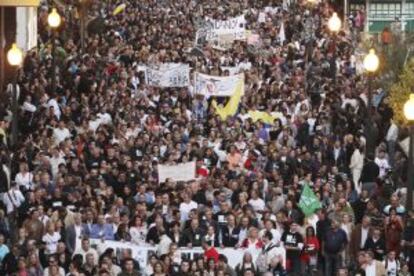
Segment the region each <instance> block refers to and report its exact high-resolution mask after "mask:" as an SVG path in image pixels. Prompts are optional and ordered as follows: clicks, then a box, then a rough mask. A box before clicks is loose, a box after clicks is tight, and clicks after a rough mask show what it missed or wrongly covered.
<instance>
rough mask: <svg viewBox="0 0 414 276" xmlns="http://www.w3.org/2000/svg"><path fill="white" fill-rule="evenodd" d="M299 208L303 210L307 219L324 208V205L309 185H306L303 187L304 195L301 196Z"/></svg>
mask: <svg viewBox="0 0 414 276" xmlns="http://www.w3.org/2000/svg"><path fill="white" fill-rule="evenodd" d="M299 207H300V209H302V212H303V213H304V214H305V216H306V217H309V216H310V215H312V214H314V213H315V211H316V210H318V209H320V208H322V204H321V202H320V201H319V199H318V198H317V197H316V195H315V193H314V192H313V191H312V189H311V188H310V187H309V185H308V184H305V187H303V191H302V194H301V196H300V201H299Z"/></svg>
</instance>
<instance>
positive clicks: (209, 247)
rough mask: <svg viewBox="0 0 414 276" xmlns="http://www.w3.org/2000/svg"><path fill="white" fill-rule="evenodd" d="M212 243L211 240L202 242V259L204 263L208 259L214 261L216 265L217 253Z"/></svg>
mask: <svg viewBox="0 0 414 276" xmlns="http://www.w3.org/2000/svg"><path fill="white" fill-rule="evenodd" d="M213 243H214V241H212V240H208V241H206V240H203V243H202V246H203V249H204V259H205V260H206V261H209V260H210V259H213V260H214V263H215V264H217V263H218V259H219V253H218V252H217V249H216V248H215V247H214V246H213Z"/></svg>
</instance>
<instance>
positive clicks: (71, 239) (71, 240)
mask: <svg viewBox="0 0 414 276" xmlns="http://www.w3.org/2000/svg"><path fill="white" fill-rule="evenodd" d="M81 229H82V230H81V236H82V237H89V234H90V233H89V229H88V227H86V224H83V223H82V224H81ZM78 238H79V237H78ZM65 243H66V247H67V248H68V250H69V253H73V252H74V251H75V245H76V230H75V225H70V226H68V227H67V228H66V239H65Z"/></svg>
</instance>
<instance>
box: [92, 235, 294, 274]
mask: <svg viewBox="0 0 414 276" xmlns="http://www.w3.org/2000/svg"><path fill="white" fill-rule="evenodd" d="M90 242H91V245H92V247H96V249H97V250H98V253H99V254H102V253H103V252H105V250H106V249H108V248H112V249H114V251H115V252H116V255H117V257H118V254H120V253H121V252H122V250H130V251H131V254H132V258H134V259H135V260H137V261H138V262H139V265H140V267H141V269H145V268H146V267H147V263H148V258H149V257H150V256H151V255H153V254H154V253H155V252H156V247H155V246H151V245H137V244H133V243H130V242H118V241H103V242H102V241H101V240H99V239H91V240H90ZM216 249H217V251H218V252H219V254H223V255H225V256H227V259H228V264H229V265H230V267H233V268H235V267H236V266H237V264H239V263H240V262H242V260H243V255H244V253H245V252H247V251H248V252H249V253H250V254H252V257H253V262H254V263H255V262H256V259H257V257H258V256H259V254H260V252H261V249H243V248H239V249H234V248H230V247H229V248H216ZM276 250H277V251H278V254H280V255H281V256H282V259H283V266H284V267H286V250H285V248H284V247H278V248H276ZM178 251H179V252H180V254H181V257H182V258H183V256H185V258H187V259H189V260H194V259H195V258H196V257H197V256H200V255H203V253H204V251H203V249H202V248H200V247H195V248H183V247H181V248H179V249H178Z"/></svg>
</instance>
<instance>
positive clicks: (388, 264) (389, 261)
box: [382, 251, 400, 276]
mask: <svg viewBox="0 0 414 276" xmlns="http://www.w3.org/2000/svg"><path fill="white" fill-rule="evenodd" d="M395 257H396V254H395V251H390V252H388V256H387V258H386V259H385V260H384V261H383V262H382V264H383V265H384V267H385V271H386V273H387V274H386V275H388V276H397V275H398V271H400V262H399V261H398V260H396V258H395Z"/></svg>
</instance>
